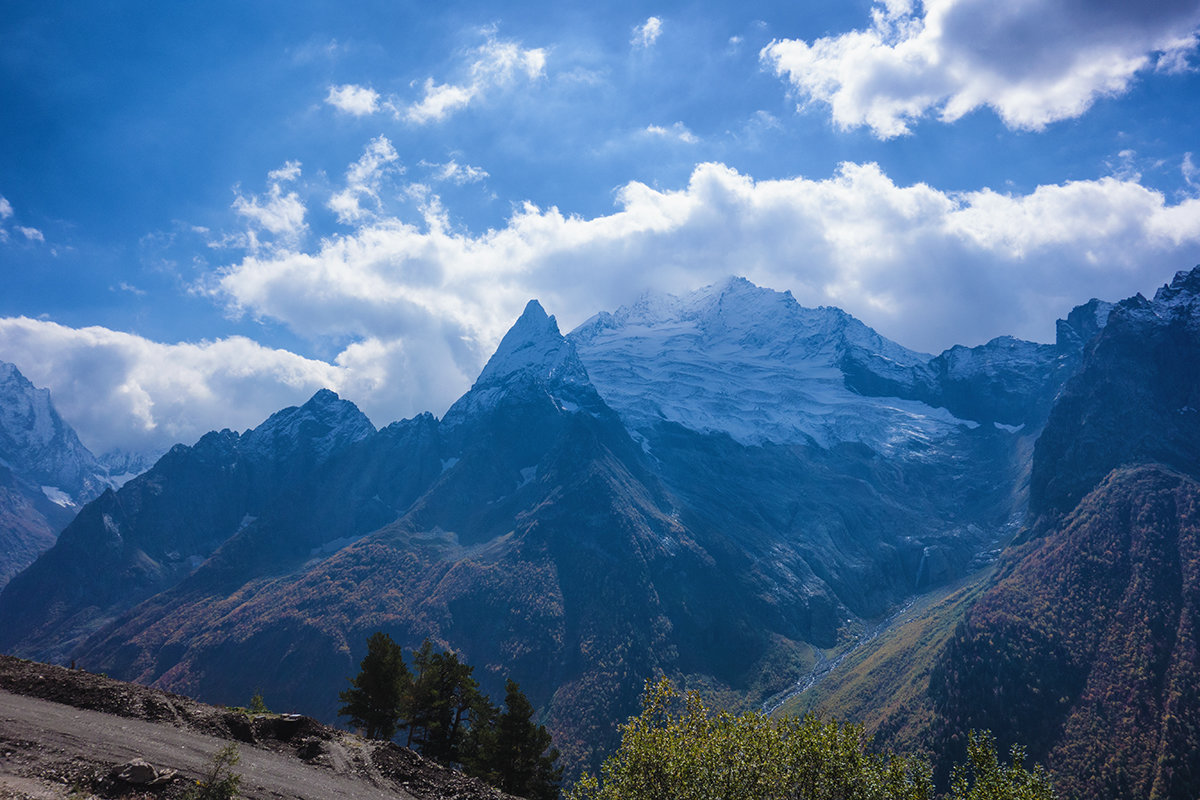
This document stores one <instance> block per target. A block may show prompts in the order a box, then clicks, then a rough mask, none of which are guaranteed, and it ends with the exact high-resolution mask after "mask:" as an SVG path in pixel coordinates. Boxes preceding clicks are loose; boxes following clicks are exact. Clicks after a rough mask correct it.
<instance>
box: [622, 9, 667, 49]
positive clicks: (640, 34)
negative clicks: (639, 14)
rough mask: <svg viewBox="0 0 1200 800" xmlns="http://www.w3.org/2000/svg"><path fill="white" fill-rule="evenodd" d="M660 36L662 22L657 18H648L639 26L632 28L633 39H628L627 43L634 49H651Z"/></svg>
mask: <svg viewBox="0 0 1200 800" xmlns="http://www.w3.org/2000/svg"><path fill="white" fill-rule="evenodd" d="M661 35H662V20H661V19H659V18H658V17H648V18H647V19H646V21H645V22H643V23H642V24H641V25H635V26H634V27H633V38H632V39H630V41H629V43H630V44H631V45H633V46H634V47H640V48H643V49H645V48H649V47H653V46H654V43H655V42H657V41H658V37H659V36H661Z"/></svg>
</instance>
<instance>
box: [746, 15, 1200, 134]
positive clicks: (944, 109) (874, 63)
mask: <svg viewBox="0 0 1200 800" xmlns="http://www.w3.org/2000/svg"><path fill="white" fill-rule="evenodd" d="M1198 25H1200V7H1198V6H1197V5H1196V3H1195V2H1193V0H1166V1H1165V2H1160V3H1152V4H1144V3H1125V2H1120V1H1119V0H1069V1H1068V2H1062V0H1028V1H1027V2H1019V3H996V2H991V0H927V1H926V2H924V3H921V4H914V3H913V2H912V0H883V2H877V4H876V6H875V8H874V9H873V11H872V21H871V25H870V27H868V28H866V29H865V30H856V31H852V32H849V33H844V34H840V35H837V36H830V37H825V38H822V39H818V40H816V41H814V42H811V43H809V42H804V41H800V40H795V39H785V40H777V41H773V42H771V44H769V45H768V46H767V47H765V48H763V50H762V52H761V57H762V59H763V61H764V63H766V64H767V65H769V66H770V67H771V68H773V69H774V70H775V72H776V73H777V74H778V75H780V76H781V77H786V79H787V80H788V82H789V83H790V84H791V86H792V87H793V88H794V89H795V90H796V91H797V92H798V94H799V95H800V97H801V99H802V105H811V104H825V105H828V106H829V109H830V112H831V114H832V117H833V121H834V123H835V124H837V125H838V126H839V127H842V128H852V127H859V126H868V127H870V128H871V129H872V131H873V132H874V133H875V134H876V135H877V136H879V137H880V138H891V137H894V136H899V135H902V134H906V133H908V132H909V130H910V126H911V125H912V124H913V123H915V122H917V121H918V120H921V119H923V118H925V117H927V116H930V115H934V116H937V117H938V118H940V119H941V120H943V121H945V122H953V121H954V120H957V119H959V118H960V117H962V116H964V115H965V114H968V113H970V112H971V111H974V110H975V109H978V108H982V107H985V106H987V107H990V108H992V109H993V110H994V111H995V112H996V113H997V114H999V115H1000V117H1001V119H1003V121H1004V123H1005V124H1006V125H1008V126H1009V127H1011V128H1015V129H1022V130H1038V129H1041V128H1044V127H1045V126H1046V125H1047V124H1049V123H1051V122H1055V121H1057V120H1062V119H1069V118H1073V117H1078V116H1080V115H1081V114H1083V113H1084V112H1085V111H1086V110H1087V109H1088V108H1089V107H1090V106H1091V105H1092V103H1093V102H1095V100H1096V99H1097V98H1099V97H1102V96H1105V95H1115V94H1120V93H1123V92H1124V91H1126V90H1127V88H1128V86H1129V84H1130V82H1131V81H1132V80H1133V79H1134V77H1135V76H1136V75H1137V74H1138V73H1139V72H1141V71H1144V70H1149V69H1157V70H1159V71H1168V72H1169V71H1179V70H1181V69H1184V68H1185V65H1186V59H1187V56H1188V54H1191V53H1194V52H1195V51H1196V49H1197V44H1198V42H1197V38H1196V30H1197V26H1198Z"/></svg>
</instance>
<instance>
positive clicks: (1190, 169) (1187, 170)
mask: <svg viewBox="0 0 1200 800" xmlns="http://www.w3.org/2000/svg"><path fill="white" fill-rule="evenodd" d="M1180 171H1181V172H1182V173H1183V179H1184V180H1185V181H1186V182H1187V185H1188V186H1191V187H1192V188H1193V189H1195V188H1197V187H1198V186H1200V167H1197V166H1196V163H1195V162H1194V161H1192V154H1191V153H1184V154H1183V165H1182V166H1181V167H1180Z"/></svg>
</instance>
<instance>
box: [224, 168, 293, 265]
mask: <svg viewBox="0 0 1200 800" xmlns="http://www.w3.org/2000/svg"><path fill="white" fill-rule="evenodd" d="M299 177H300V162H298V161H289V162H287V163H286V164H284V165H283V166H282V167H281V168H279V169H277V170H272V171H271V172H270V173H268V175H267V178H268V180H269V182H270V188H269V189H268V190H267V194H266V195H265V196H262V195H249V196H247V195H243V194H242V193H241V192H240V191H236V190H235V191H236V195H237V196H236V197H235V198H234V201H233V210H234V211H236V212H237V213H238V215H239V216H241V217H244V218H245V219H246V220H247V221H248V222H250V223H251V225H252V229H251V231H250V233H249V240H248V244H249V246H250V247H251V248H256V247H258V246H259V244H260V242H259V240H258V235H259V233H261V232H262V231H267V232H269V233H271V234H273V235H274V236H276V237H279V240H280V242H281V243H295V242H296V241H298V240H299V238H300V236H301V235H302V234H303V233H304V231H305V230H306V229H307V227H308V226H307V224H306V223H305V222H304V215H305V213H307V210H308V209H307V208H306V207H305V205H304V201H303V200H301V199H300V195H298V194H297V193H296V192H294V191H291V192H288V193H287V194H284V193H283V184H284V183H290V182H292V181H295V180H296V179H298V178H299Z"/></svg>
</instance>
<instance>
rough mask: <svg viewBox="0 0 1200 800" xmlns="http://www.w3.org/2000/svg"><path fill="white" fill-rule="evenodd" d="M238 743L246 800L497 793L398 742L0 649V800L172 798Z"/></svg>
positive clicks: (447, 798)
mask: <svg viewBox="0 0 1200 800" xmlns="http://www.w3.org/2000/svg"><path fill="white" fill-rule="evenodd" d="M231 743H233V744H235V745H236V746H237V748H238V753H239V756H240V761H239V763H238V765H237V767H236V771H237V772H238V773H240V774H241V776H242V781H241V794H242V796H244V797H247V798H280V797H288V798H306V800H334V798H345V797H355V798H379V799H380V800H383V799H384V798H396V799H397V800H505V798H507V797H509V796H508V795H505V794H503V793H502V792H499V791H496V790H495V789H492V788H490V787H488V786H486V785H485V784H483V783H482V782H480V781H478V780H476V779H473V778H468V777H466V776H464V775H462V774H461V773H458V772H456V771H454V770H452V769H448V768H446V767H443V766H440V765H438V764H435V763H433V762H430V761H428V760H426V759H424V758H422V757H421V756H419V755H418V754H416V753H414V752H412V751H411V750H408V749H406V748H402V747H398V746H396V745H394V744H391V743H382V742H372V741H368V740H364V739H362V738H360V737H358V736H356V735H354V734H350V733H346V732H345V731H340V730H337V729H334V728H330V727H328V726H325V725H321V724H320V723H318V722H316V721H315V720H312V719H310V718H308V717H303V716H299V715H290V714H250V713H248V712H246V711H243V710H237V709H229V708H221V707H216V706H210V705H205V704H203V703H198V702H196V701H194V700H191V699H189V698H186V697H183V696H180V695H176V694H171V693H168V692H162V691H158V690H155V689H148V688H146V687H143V686H138V685H135V684H130V683H123V682H121V681H116V680H112V679H110V678H106V677H103V676H100V675H93V674H91V673H88V672H83V671H78V670H70V669H64V668H62V667H55V666H49V665H46V664H39V663H36V662H32V661H24V660H21V659H17V658H12V657H9V656H0V799H3V800H7V799H8V798H38V800H41V798H67V797H70V798H78V799H79V800H82V799H83V798H87V797H102V798H118V797H120V798H139V800H140V799H141V798H164V799H165V800H169V799H170V798H176V797H180V796H182V794H183V793H184V791H185V790H186V789H187V787H189V786H192V785H194V782H195V781H196V780H197V779H198V778H199V777H200V775H201V774H202V771H203V770H204V769H205V767H207V766H208V765H209V763H210V762H211V759H212V757H213V755H214V754H215V753H216V752H217V751H218V750H220V749H221V748H223V747H226V746H227V745H229V744H231Z"/></svg>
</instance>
